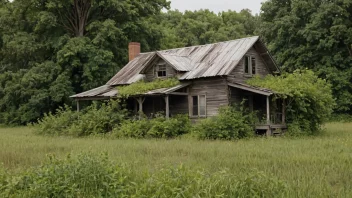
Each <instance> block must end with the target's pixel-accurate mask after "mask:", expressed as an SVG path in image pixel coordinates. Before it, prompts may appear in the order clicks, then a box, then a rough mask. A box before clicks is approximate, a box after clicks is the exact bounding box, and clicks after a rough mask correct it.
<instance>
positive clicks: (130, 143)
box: [0, 123, 352, 197]
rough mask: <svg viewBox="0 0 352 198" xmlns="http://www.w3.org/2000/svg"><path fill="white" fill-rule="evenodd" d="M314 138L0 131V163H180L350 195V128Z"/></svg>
mask: <svg viewBox="0 0 352 198" xmlns="http://www.w3.org/2000/svg"><path fill="white" fill-rule="evenodd" d="M325 127H326V129H325V133H324V134H323V135H322V136H319V137H306V138H297V139H291V138H256V139H250V140H239V141H233V142H229V141H197V140H192V139H178V140H134V139H126V140H106V139H99V138H68V137H43V136H36V135H33V133H32V132H31V128H28V127H22V128H0V163H3V165H4V167H5V168H7V169H9V170H10V171H11V172H14V173H16V172H21V171H23V169H26V168H29V167H35V166H38V165H40V164H42V163H43V161H44V160H45V159H46V156H47V155H48V154H54V155H56V156H57V157H61V158H63V157H65V156H66V155H67V154H68V153H72V155H73V156H75V155H78V154H79V153H82V152H89V153H92V154H93V155H94V154H97V155H98V154H100V153H102V152H107V153H108V155H109V158H110V159H111V160H112V161H115V162H117V163H123V164H125V165H127V166H128V167H129V169H131V170H133V171H134V172H136V173H138V172H140V173H143V172H146V171H148V172H150V173H159V170H160V169H167V168H170V167H178V166H180V165H181V164H182V165H183V166H185V167H188V168H190V169H193V170H205V171H206V172H210V173H211V172H218V171H223V170H226V171H227V172H228V173H230V174H234V175H236V176H237V177H238V178H245V177H247V176H248V174H251V173H252V172H253V171H260V172H263V173H264V174H266V175H273V176H274V177H276V178H278V179H279V180H282V181H284V182H285V183H286V184H287V185H288V186H289V188H288V189H289V193H288V194H289V195H290V196H291V197H350V196H352V174H351V173H352V156H351V153H352V124H351V123H330V124H327V125H326V126H325Z"/></svg>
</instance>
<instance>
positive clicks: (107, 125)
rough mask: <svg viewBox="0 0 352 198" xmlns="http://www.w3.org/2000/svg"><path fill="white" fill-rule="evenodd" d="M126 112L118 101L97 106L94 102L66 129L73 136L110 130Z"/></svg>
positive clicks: (123, 117)
mask: <svg viewBox="0 0 352 198" xmlns="http://www.w3.org/2000/svg"><path fill="white" fill-rule="evenodd" d="M126 115H127V112H126V110H123V108H122V107H121V106H120V104H119V102H118V101H110V102H109V103H107V104H105V103H103V104H102V105H101V106H99V105H98V104H97V103H94V104H93V105H91V106H90V107H88V108H87V109H85V110H84V112H82V114H81V115H80V117H79V119H77V120H76V121H75V122H74V123H73V124H72V125H71V126H70V127H69V129H68V131H69V134H70V135H73V136H88V135H93V134H105V133H108V132H111V131H112V129H113V128H115V127H117V126H118V125H119V124H121V123H122V122H123V121H124V120H125V119H126Z"/></svg>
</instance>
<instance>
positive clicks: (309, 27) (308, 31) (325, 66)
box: [259, 0, 352, 112]
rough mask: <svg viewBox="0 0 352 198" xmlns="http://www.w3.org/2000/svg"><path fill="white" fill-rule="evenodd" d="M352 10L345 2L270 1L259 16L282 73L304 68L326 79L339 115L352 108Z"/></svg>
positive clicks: (342, 0) (266, 38)
mask: <svg viewBox="0 0 352 198" xmlns="http://www.w3.org/2000/svg"><path fill="white" fill-rule="evenodd" d="M351 9H352V2H350V1H344V0H337V1H318V0H296V1H292V0H289V1H279V0H271V1H267V2H265V3H263V6H262V11H263V13H262V14H261V17H260V18H261V23H260V24H261V26H260V28H259V32H260V34H261V35H262V36H263V38H264V40H265V41H266V42H267V43H268V45H269V47H270V50H271V52H272V53H273V54H274V55H275V58H276V60H277V61H278V63H279V65H282V68H283V70H285V71H286V72H293V71H294V70H296V69H305V68H306V67H307V68H308V69H311V70H313V71H315V72H317V74H318V75H319V76H320V77H323V78H326V79H327V80H329V82H331V83H332V84H333V87H332V89H333V92H334V95H336V97H337V100H336V101H337V106H336V110H337V111H339V112H350V111H351V107H352V101H351V100H349V95H350V94H351V93H352V89H351V87H350V82H351V80H352V69H351V68H352V67H350V65H352V53H351V52H352V50H351V44H352V39H351V38H352V34H351V33H352V22H351V21H352V15H351ZM347 93H348V94H347Z"/></svg>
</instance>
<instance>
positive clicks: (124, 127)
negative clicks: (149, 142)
mask: <svg viewBox="0 0 352 198" xmlns="http://www.w3.org/2000/svg"><path fill="white" fill-rule="evenodd" d="M150 128H151V122H150V121H149V120H147V119H142V120H137V121H136V120H126V121H124V122H123V123H122V124H121V126H120V127H116V128H115V129H114V130H113V132H112V135H113V136H114V137H126V138H145V137H146V135H147V133H148V131H149V130H150Z"/></svg>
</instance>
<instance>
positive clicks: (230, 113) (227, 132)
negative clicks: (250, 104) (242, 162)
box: [193, 106, 255, 140]
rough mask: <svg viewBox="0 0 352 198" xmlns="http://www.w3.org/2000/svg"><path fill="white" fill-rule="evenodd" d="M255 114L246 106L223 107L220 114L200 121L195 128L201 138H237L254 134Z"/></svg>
mask: <svg viewBox="0 0 352 198" xmlns="http://www.w3.org/2000/svg"><path fill="white" fill-rule="evenodd" d="M254 126H255V119H254V114H252V113H249V112H247V111H245V109H244V108H238V107H232V106H231V107H223V108H221V109H220V110H219V115H217V116H215V117H212V118H207V119H205V120H202V121H200V122H199V123H198V124H197V125H196V126H195V127H194V129H193V131H194V133H195V134H196V136H197V137H199V138H200V139H213V140H216V139H223V140H236V139H243V138H247V137H252V136H253V135H254V131H255V130H254Z"/></svg>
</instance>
